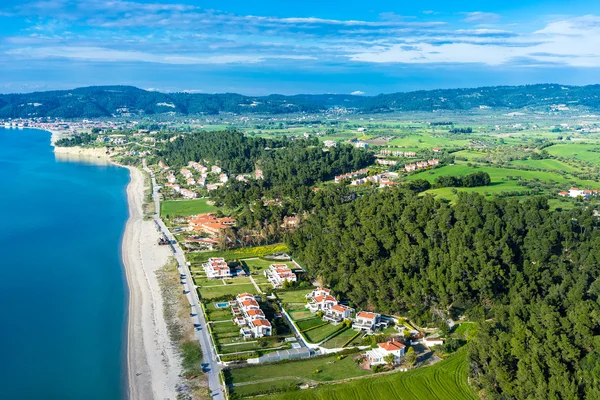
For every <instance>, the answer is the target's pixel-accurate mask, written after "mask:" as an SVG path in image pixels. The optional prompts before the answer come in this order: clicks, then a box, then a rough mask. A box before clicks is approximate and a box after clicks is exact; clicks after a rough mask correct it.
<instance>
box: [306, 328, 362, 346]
mask: <svg viewBox="0 0 600 400" xmlns="http://www.w3.org/2000/svg"><path fill="white" fill-rule="evenodd" d="M343 329H345V328H344V327H343V326H342V325H333V324H327V325H324V326H321V327H319V328H316V329H312V330H310V331H308V332H304V333H303V335H304V337H305V338H306V339H307V340H308V341H309V342H311V343H319V342H321V341H322V340H325V339H327V338H328V337H329V336H331V335H333V334H334V333H335V332H337V331H341V330H343ZM354 333H356V332H354Z"/></svg>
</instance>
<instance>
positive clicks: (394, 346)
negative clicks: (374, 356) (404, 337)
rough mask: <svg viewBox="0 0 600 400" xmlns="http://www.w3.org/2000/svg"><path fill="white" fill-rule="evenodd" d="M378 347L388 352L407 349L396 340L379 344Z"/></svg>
mask: <svg viewBox="0 0 600 400" xmlns="http://www.w3.org/2000/svg"><path fill="white" fill-rule="evenodd" d="M377 345H378V346H379V347H381V348H382V349H384V350H386V351H397V350H401V349H403V348H405V347H406V346H404V345H403V344H402V343H400V342H397V341H395V340H389V341H387V342H385V343H378V344H377Z"/></svg>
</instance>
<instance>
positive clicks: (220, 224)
mask: <svg viewBox="0 0 600 400" xmlns="http://www.w3.org/2000/svg"><path fill="white" fill-rule="evenodd" d="M182 190H183V189H182ZM235 222H236V221H235V219H233V218H230V217H223V218H217V216H216V215H215V214H198V215H192V216H191V217H189V218H188V226H189V228H191V229H192V230H193V231H195V232H205V233H208V234H210V235H217V234H218V233H219V232H220V231H222V230H225V229H229V228H231V227H232V226H234V225H235Z"/></svg>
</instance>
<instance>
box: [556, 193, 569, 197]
mask: <svg viewBox="0 0 600 400" xmlns="http://www.w3.org/2000/svg"><path fill="white" fill-rule="evenodd" d="M558 195H559V196H562V197H567V196H568V195H569V192H560V193H559V194H558Z"/></svg>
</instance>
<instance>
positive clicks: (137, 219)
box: [122, 167, 182, 400]
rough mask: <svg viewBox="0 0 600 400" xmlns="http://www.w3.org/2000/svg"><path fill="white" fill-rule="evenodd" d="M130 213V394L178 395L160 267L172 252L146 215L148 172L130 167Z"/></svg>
mask: <svg viewBox="0 0 600 400" xmlns="http://www.w3.org/2000/svg"><path fill="white" fill-rule="evenodd" d="M126 168H127V169H128V170H129V171H130V177H131V180H130V182H129V184H128V186H127V201H128V205H129V219H128V220H127V224H126V226H125V232H124V235H123V243H122V254H123V265H124V268H125V276H126V278H127V285H128V287H129V307H128V325H127V374H128V384H129V398H130V399H133V400H135V399H144V400H152V399H156V400H159V399H160V400H163V399H175V398H176V397H177V392H176V386H177V384H178V383H179V382H180V380H181V378H180V375H181V373H182V371H181V363H180V356H179V354H178V352H177V349H176V348H175V347H174V345H173V343H172V341H171V339H170V337H169V332H168V329H167V324H166V321H165V318H164V315H163V299H162V294H161V290H160V287H159V283H158V279H157V276H156V273H155V272H156V271H157V270H159V269H160V268H162V267H163V266H164V265H165V264H166V263H167V261H168V259H169V257H171V255H172V254H171V252H170V250H169V249H168V247H167V246H159V245H158V238H159V233H158V231H157V229H156V226H155V223H154V222H153V221H144V218H143V208H142V206H143V199H144V176H143V174H142V172H141V171H140V170H139V169H137V168H135V167H126Z"/></svg>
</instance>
